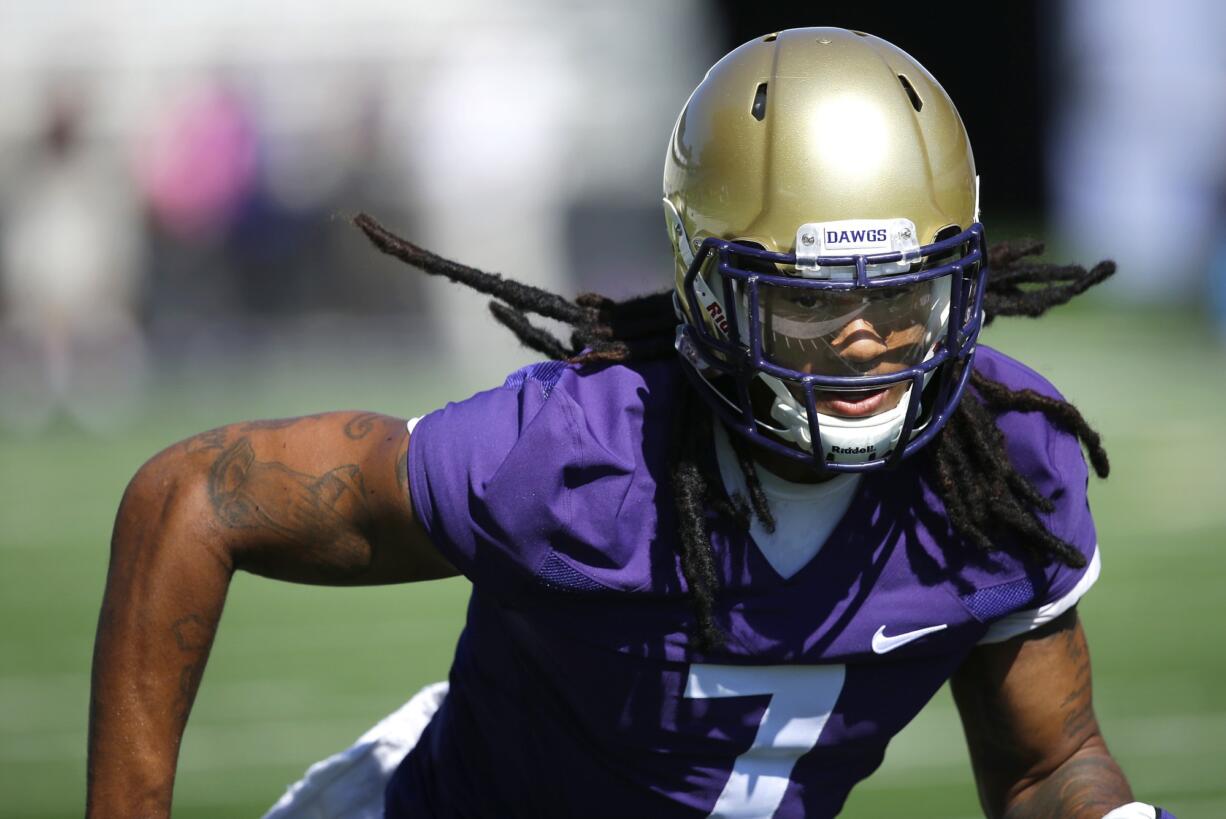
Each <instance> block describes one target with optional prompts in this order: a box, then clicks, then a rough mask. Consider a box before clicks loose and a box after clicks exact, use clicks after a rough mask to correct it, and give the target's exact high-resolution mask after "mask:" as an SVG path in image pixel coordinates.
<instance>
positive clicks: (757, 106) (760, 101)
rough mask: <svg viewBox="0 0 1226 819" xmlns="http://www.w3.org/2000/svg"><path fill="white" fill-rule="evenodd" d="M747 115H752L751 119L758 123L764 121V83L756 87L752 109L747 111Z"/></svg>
mask: <svg viewBox="0 0 1226 819" xmlns="http://www.w3.org/2000/svg"><path fill="white" fill-rule="evenodd" d="M749 113H751V114H753V118H754V119H756V120H757V121H758V122H761V121H762V120H764V119H766V83H761V84H760V85H758V90H757V91H755V92H754V95H753V107H752V108H750V109H749Z"/></svg>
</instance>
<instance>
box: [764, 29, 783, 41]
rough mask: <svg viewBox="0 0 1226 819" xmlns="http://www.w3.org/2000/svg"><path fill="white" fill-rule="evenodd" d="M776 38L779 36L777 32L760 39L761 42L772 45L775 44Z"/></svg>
mask: <svg viewBox="0 0 1226 819" xmlns="http://www.w3.org/2000/svg"><path fill="white" fill-rule="evenodd" d="M778 36H779V32H777V31H776V32H775V33H774V34H767V35H766V36H765V37H763V38H762V42H764V43H773V42H775V38H776V37H778Z"/></svg>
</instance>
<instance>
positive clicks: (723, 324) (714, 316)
mask: <svg viewBox="0 0 1226 819" xmlns="http://www.w3.org/2000/svg"><path fill="white" fill-rule="evenodd" d="M707 312H708V313H710V314H711V321H713V322H715V326H716V327H718V328H719V331H720V332H721V333H723V334H724V335H727V334H728V319H727V318H726V317H725V316H724V308H722V307H720V306H719V305H718V304H717V303H715V302H711V303H710V304H708V305H707Z"/></svg>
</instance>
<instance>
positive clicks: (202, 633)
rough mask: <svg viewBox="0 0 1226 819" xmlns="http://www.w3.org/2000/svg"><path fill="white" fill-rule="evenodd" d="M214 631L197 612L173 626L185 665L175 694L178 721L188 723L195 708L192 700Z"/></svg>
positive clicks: (176, 642)
mask: <svg viewBox="0 0 1226 819" xmlns="http://www.w3.org/2000/svg"><path fill="white" fill-rule="evenodd" d="M215 628H216V624H215V623H211V622H209V620H208V619H207V618H206V617H204V616H203V615H200V614H196V613H192V614H188V615H185V616H183V617H180V618H179V619H178V620H176V621H175V622H174V623H173V624H171V627H170V630H171V633H173V634H174V638H175V644H176V645H178V647H179V651H180V652H182V653H183V654H184V662H183V665H182V666H181V667H180V669H179V686H178V690H177V691H176V692H175V715H176V717H177V718H178V719H179V720H182V721H186V720H187V715H188V713H189V712H190V711H191V709H192V700H194V699H195V696H196V689H197V688H199V687H200V678H201V676H203V674H204V664H205V661H206V659H207V658H208V653H209V647H210V646H211V645H212V643H213V632H214V629H215Z"/></svg>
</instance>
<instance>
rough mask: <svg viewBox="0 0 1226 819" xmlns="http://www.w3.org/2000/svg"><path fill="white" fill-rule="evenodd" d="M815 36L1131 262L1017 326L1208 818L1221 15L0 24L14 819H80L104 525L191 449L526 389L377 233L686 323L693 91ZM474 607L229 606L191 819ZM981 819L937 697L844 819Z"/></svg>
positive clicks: (1217, 726)
mask: <svg viewBox="0 0 1226 819" xmlns="http://www.w3.org/2000/svg"><path fill="white" fill-rule="evenodd" d="M800 25H840V26H846V27H850V28H858V29H863V30H866V31H869V32H872V33H876V34H879V35H881V36H884V37H886V38H887V39H889V40H891V41H893V42H895V43H897V44H898V45H900V46H901V47H903V48H904V49H906V50H908V51H909V52H911V53H912V54H913V55H914V56H916V57H917V58H918V59H919V60H920V61H921V62H923V63H924V64H925V65H926V66H927V67H928V68H929V70H930V71H932V73H933V74H935V75H936V76H937V77H938V79H940V80H941V82H942V83H943V84H944V85H945V88H946V89H947V90H948V91H949V93H950V95H951V96H952V97H953V99H954V100H955V102H957V104H958V105H959V109H960V111H961V113H962V115H963V118H964V119H965V121H966V124H967V128H968V131H969V132H970V135H971V139H972V142H973V144H974V146H975V149H976V158H977V160H978V164H979V168H980V173H981V175H982V179H983V183H982V204H983V216H984V221H985V223H986V224H987V226H988V230H989V235H990V236H994V237H996V238H1003V237H1011V236H1018V235H1038V236H1043V237H1046V238H1047V239H1049V240H1050V245H1049V246H1050V248H1051V249H1052V252H1053V255H1058V256H1059V257H1061V258H1075V259H1077V260H1078V261H1082V262H1091V261H1094V260H1095V259H1097V258H1101V257H1103V256H1109V257H1111V258H1115V259H1116V260H1117V261H1118V262H1119V263H1120V272H1119V274H1118V275H1117V276H1116V277H1115V278H1114V279H1112V280H1111V281H1110V282H1109V283H1108V284H1107V285H1105V286H1103V287H1101V288H1099V289H1098V290H1097V291H1095V292H1094V293H1092V294H1091V295H1090V296H1088V297H1087V298H1086V299H1084V300H1083V302H1084V303H1077V304H1074V305H1070V306H1069V307H1066V308H1062V309H1060V310H1058V311H1056V312H1055V313H1053V314H1052V315H1050V316H1048V317H1045V318H1043V319H1042V324H1041V325H1032V324H1031V323H1029V322H1027V321H1025V320H1013V321H1007V320H1006V321H1001V322H998V323H997V324H996V325H994V326H993V327H992V328H990V330H989V331H988V333H987V334H986V341H987V342H988V343H990V344H994V345H996V346H999V347H1002V348H1004V349H1005V350H1007V351H1008V352H1010V353H1011V354H1013V355H1015V356H1017V357H1019V358H1021V359H1022V360H1023V361H1025V362H1027V363H1029V364H1031V365H1032V366H1035V367H1036V368H1038V369H1040V370H1041V371H1042V372H1044V373H1045V374H1047V375H1048V376H1049V377H1051V378H1052V380H1053V381H1055V383H1056V384H1057V385H1058V386H1059V387H1060V388H1061V389H1062V390H1063V391H1064V392H1065V393H1066V395H1068V396H1069V397H1070V398H1071V399H1073V400H1074V401H1075V402H1076V403H1077V404H1078V405H1079V406H1080V407H1081V408H1082V410H1083V412H1084V414H1085V415H1086V416H1087V417H1088V418H1089V419H1090V420H1091V421H1092V423H1094V424H1096V425H1097V426H1098V427H1099V429H1100V430H1101V431H1102V432H1103V434H1104V438H1105V440H1106V443H1107V446H1108V449H1109V451H1110V452H1111V454H1112V458H1113V466H1114V471H1113V475H1112V478H1111V480H1109V481H1107V482H1105V483H1101V484H1095V485H1094V487H1093V488H1092V495H1091V497H1092V501H1093V503H1094V506H1095V510H1096V515H1097V518H1098V520H1099V527H1100V536H1101V541H1102V545H1103V550H1104V563H1105V569H1104V575H1103V580H1102V581H1101V582H1100V584H1099V588H1098V589H1096V590H1095V592H1094V593H1093V594H1092V595H1091V596H1090V597H1089V598H1088V599H1087V600H1086V602H1085V603H1084V604H1083V606H1082V609H1083V618H1084V619H1085V621H1086V623H1087V629H1088V632H1089V634H1090V637H1091V645H1092V647H1093V649H1094V652H1095V669H1096V690H1097V703H1098V711H1099V715H1100V719H1101V720H1102V722H1103V724H1104V727H1105V730H1106V736H1107V739H1108V741H1109V742H1110V743H1111V744H1112V747H1113V749H1114V751H1115V752H1116V755H1117V756H1118V757H1119V758H1120V759H1121V760H1122V761H1123V763H1124V764H1125V768H1126V770H1127V771H1128V772H1129V774H1130V776H1131V777H1132V780H1133V784H1134V788H1135V789H1136V791H1137V793H1138V795H1139V796H1141V797H1142V798H1146V799H1151V800H1154V801H1158V802H1161V803H1163V804H1164V805H1166V806H1167V807H1169V808H1172V809H1174V810H1176V811H1177V812H1178V813H1179V814H1180V815H1181V816H1182V817H1185V819H1186V817H1189V816H1191V817H1195V816H1223V815H1226V687H1224V686H1222V685H1221V683H1220V680H1221V679H1223V677H1224V675H1226V642H1224V641H1223V639H1222V637H1221V631H1220V629H1219V628H1218V627H1217V626H1216V625H1215V623H1216V622H1217V621H1219V620H1220V619H1221V618H1222V617H1223V616H1224V615H1226V603H1223V602H1222V601H1221V596H1220V594H1219V592H1218V586H1219V585H1220V578H1221V577H1223V576H1224V573H1226V551H1224V550H1223V549H1222V548H1220V547H1222V546H1224V545H1226V505H1224V504H1223V503H1222V491H1221V474H1222V466H1221V464H1222V462H1223V457H1224V456H1226V432H1224V431H1223V430H1222V428H1221V426H1222V425H1221V422H1222V418H1223V411H1222V404H1223V399H1226V50H1224V49H1222V48H1221V47H1220V43H1221V41H1222V39H1223V37H1224V36H1226V6H1223V5H1222V4H1219V3H1216V2H1213V0H1168V2H1167V3H1165V4H1164V5H1163V9H1162V12H1161V13H1157V12H1155V11H1154V10H1153V6H1152V5H1151V4H1147V3H1142V2H1140V0H1129V1H1128V2H1118V1H1116V0H1111V1H1110V2H1109V0H1064V2H1056V0H1049V1H1048V2H1039V3H1032V4H1021V3H1016V4H983V3H944V4H941V8H940V10H939V12H938V11H934V9H933V7H931V6H930V5H924V6H905V7H904V6H899V5H897V4H889V5H886V4H874V3H866V2H862V3H860V4H857V6H856V10H855V11H854V12H849V11H845V10H843V9H842V8H837V7H827V6H826V4H813V3H805V4H799V3H795V4H794V3H787V2H777V3H772V4H769V5H768V4H744V3H736V2H733V1H732V0H673V1H672V2H669V3H656V2H648V0H626V2H621V3H607V2H593V1H592V0H570V1H569V2H563V1H562V0H521V2H519V3H516V4H513V5H512V4H502V3H495V2H492V0H452V1H451V2H449V3H445V4H437V3H425V2H420V0H396V1H395V2H393V0H350V2H347V3H344V4H338V3H329V4H324V3H316V2H298V3H293V4H290V3H285V2H271V0H243V2H241V3H240V2H236V1H235V0H215V1H214V2H212V3H207V4H181V3H157V2H153V0H94V1H93V2H85V0H58V2H33V1H32V0H10V2H7V3H4V4H0V102H2V104H0V794H2V795H3V798H0V816H13V817H58V816H70V815H80V813H81V810H82V805H83V800H84V766H85V725H86V716H87V708H88V683H89V661H90V651H91V646H92V640H93V631H94V625H95V621H96V617H97V610H98V604H99V602H100V599H101V591H102V584H103V580H104V577H105V569H106V558H107V543H108V538H109V530H110V524H111V519H112V516H113V514H114V510H115V508H116V506H117V504H118V501H119V498H120V495H121V493H122V491H123V488H124V485H125V484H126V482H127V479H128V478H129V477H130V475H131V474H132V473H133V472H134V471H135V469H136V468H137V467H138V466H139V465H140V464H141V462H142V461H144V460H145V459H146V458H147V457H148V456H149V455H151V454H152V453H153V452H155V451H157V450H158V449H160V448H161V447H163V446H166V445H168V444H170V443H172V442H174V441H175V440H178V439H180V438H182V437H185V436H187V435H189V434H192V433H194V432H196V431H198V430H200V429H203V428H206V427H211V426H217V425H220V424H222V423H226V422H230V421H234V420H239V419H244V418H251V417H268V416H284V415H294V414H299V413H304V412H314V411H321V410H326V409H340V408H363V409H370V410H377V411H383V412H388V413H391V414H396V415H402V416H411V415H416V414H421V413H423V412H426V411H428V410H430V409H432V408H434V407H436V406H439V405H440V404H441V403H442V402H444V401H446V400H448V399H458V398H462V397H464V396H466V395H467V394H470V393H471V392H472V391H474V390H476V389H481V388H484V387H488V386H491V385H493V384H496V383H498V382H500V381H501V379H502V377H503V376H505V374H506V372H507V371H508V370H510V369H511V368H513V367H515V366H517V365H519V364H521V363H523V362H525V361H528V360H530V356H529V355H527V354H525V353H523V352H522V351H519V350H517V349H516V348H515V345H514V343H513V341H512V340H511V339H510V337H509V335H507V334H506V332H505V331H504V330H502V329H501V328H499V327H498V326H496V325H495V323H494V322H493V321H492V319H491V318H490V317H489V316H488V313H487V311H486V308H485V304H484V299H482V298H480V297H476V296H473V295H471V294H469V293H466V292H463V291H461V289H460V288H458V287H454V286H448V285H446V284H445V283H441V282H436V281H427V280H426V277H424V276H423V275H421V274H418V273H416V272H414V271H411V270H409V269H407V268H405V267H404V266H402V265H400V264H398V263H396V262H394V261H391V260H388V259H385V258H383V257H381V256H379V255H378V254H377V253H376V252H375V251H374V250H372V249H371V248H369V247H368V246H367V245H366V243H365V241H364V240H363V239H362V238H361V236H360V234H358V232H357V231H356V230H355V229H354V228H352V226H351V225H350V223H349V220H350V218H351V217H352V216H353V215H355V214H357V213H359V212H361V211H368V212H371V213H372V214H374V215H376V216H377V217H378V218H380V219H381V220H382V221H384V222H385V224H387V225H388V226H389V227H391V228H393V229H394V230H396V231H397V232H399V233H401V234H402V235H405V236H407V237H409V238H412V239H413V240H415V241H417V242H419V243H421V244H423V245H424V246H426V247H428V248H430V249H433V250H435V251H437V252H439V253H441V254H443V255H445V256H449V257H451V258H455V259H458V260H461V261H464V262H467V263H469V264H473V265H477V266H481V267H484V268H485V269H489V270H496V271H500V272H503V273H505V274H508V275H512V276H515V277H517V278H520V279H522V280H525V281H530V282H533V283H537V284H541V285H544V286H547V287H550V288H553V289H557V290H559V291H561V292H563V293H566V294H573V293H576V292H579V291H582V290H599V291H602V292H604V293H607V294H609V295H611V296H626V295H629V294H632V293H638V292H642V291H645V290H650V289H660V288H663V287H667V286H668V285H669V283H670V280H671V262H670V259H669V246H668V242H667V239H666V237H665V234H664V231H663V229H662V228H663V220H662V219H661V212H660V204H659V195H660V190H659V189H660V170H661V167H662V157H663V152H664V146H665V142H666V140H667V137H668V134H669V132H670V130H671V128H672V126H673V123H674V120H675V118H676V115H677V113H678V112H679V111H680V108H681V106H682V105H683V103H684V101H685V99H686V96H687V95H688V93H689V91H690V90H691V89H692V88H693V86H694V85H696V84H697V82H698V81H699V80H700V79H701V77H702V74H703V72H704V71H705V69H706V67H707V66H709V65H710V64H711V63H712V62H713V61H714V60H715V59H717V58H718V57H719V56H720V55H721V54H723V53H724V52H726V51H728V50H729V49H731V48H732V47H734V46H736V45H738V44H740V43H741V42H743V41H745V40H747V39H750V38H752V37H755V36H759V35H762V34H766V33H769V32H771V31H774V30H777V29H780V28H787V27H792V26H800ZM465 596H466V588H465V586H464V584H463V582H460V581H447V582H444V583H435V584H429V585H424V586H418V587H407V588H406V587H400V588H393V589H376V590H320V589H310V588H303V587H293V586H283V585H278V584H273V583H269V582H267V581H262V580H259V579H257V578H250V577H240V578H239V579H238V580H237V581H236V583H235V585H234V587H233V590H232V593H231V598H230V602H229V604H228V609H227V615H226V620H225V623H224V625H223V627H222V630H221V635H220V637H219V640H218V645H217V647H216V649H215V651H214V657H213V661H212V664H211V665H210V667H209V670H208V673H207V674H206V676H205V680H204V685H203V688H202V692H201V695H200V698H199V701H198V704H197V708H196V711H195V713H194V714H193V717H192V722H191V725H190V726H189V729H188V734H187V738H186V740H185V742H184V747H183V754H182V761H181V765H180V776H179V780H178V786H177V800H176V815H177V816H184V817H207V816H227V817H228V816H250V815H259V814H260V813H261V812H262V810H263V809H265V808H266V807H267V806H268V805H270V804H271V803H272V802H273V801H274V800H275V799H276V797H277V796H278V795H279V794H280V792H281V790H282V789H283V787H284V786H285V785H286V784H287V783H288V782H290V781H292V780H294V779H296V778H297V777H298V776H299V775H300V774H301V772H302V771H303V769H305V767H306V766H307V765H308V764H310V763H311V762H312V761H314V760H316V759H319V758H322V757H323V756H326V755H328V754H329V753H332V752H333V751H336V750H339V749H340V748H341V747H343V746H345V745H347V744H348V743H349V742H351V741H352V740H353V739H354V738H356V737H357V736H358V735H359V734H360V733H361V732H362V731H363V730H364V729H365V728H366V727H368V726H369V725H371V724H373V723H374V722H375V721H376V720H377V719H378V718H379V717H381V716H382V715H383V714H385V713H387V712H388V711H390V710H392V709H393V708H394V707H395V706H396V705H397V704H398V703H399V702H401V701H403V699H404V698H406V697H407V696H408V695H410V694H411V693H413V692H414V691H415V690H416V689H417V688H418V687H419V686H420V685H422V684H424V683H426V682H430V681H433V680H435V679H441V678H442V677H443V676H444V675H445V673H446V670H447V666H448V661H449V657H450V652H451V650H452V647H453V646H454V640H455V637H456V635H457V634H458V632H459V628H460V625H461V623H462V617H463V607H464V601H465ZM900 812H901V813H904V814H905V815H912V816H932V817H970V816H975V815H977V814H978V808H977V802H976V799H975V795H974V787H973V784H972V782H971V778H970V772H969V766H968V764H967V760H966V752H965V750H964V747H963V744H962V739H961V732H960V728H959V726H958V724H957V720H956V715H955V713H954V711H953V707H952V704H951V702H950V699H949V697H948V694H947V693H942V694H941V695H939V696H938V697H937V699H936V700H935V701H934V703H933V705H932V706H931V707H930V708H929V709H928V711H926V712H925V714H924V715H922V716H921V717H920V718H919V719H918V720H917V722H916V723H915V724H914V725H913V726H911V727H910V728H908V729H907V731H906V732H905V733H904V734H903V736H901V737H900V738H899V739H898V740H897V741H896V743H895V744H894V745H893V746H892V748H891V751H890V753H889V755H888V756H887V760H886V764H885V766H884V767H883V769H882V771H881V772H880V773H879V774H878V775H877V776H876V777H875V778H873V779H872V780H870V781H869V782H867V783H866V784H865V785H863V786H862V787H861V788H860V790H858V791H857V792H856V793H855V794H854V795H853V798H852V801H851V802H850V803H849V805H848V809H847V815H849V816H864V817H887V816H888V817H892V816H896V815H899V813H900Z"/></svg>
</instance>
